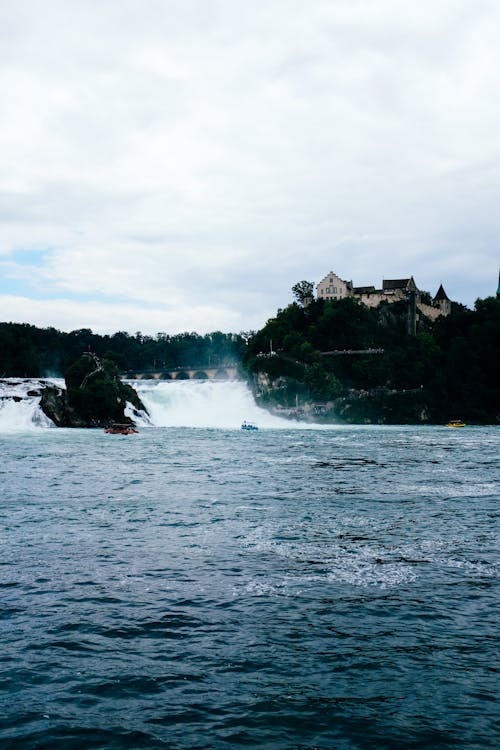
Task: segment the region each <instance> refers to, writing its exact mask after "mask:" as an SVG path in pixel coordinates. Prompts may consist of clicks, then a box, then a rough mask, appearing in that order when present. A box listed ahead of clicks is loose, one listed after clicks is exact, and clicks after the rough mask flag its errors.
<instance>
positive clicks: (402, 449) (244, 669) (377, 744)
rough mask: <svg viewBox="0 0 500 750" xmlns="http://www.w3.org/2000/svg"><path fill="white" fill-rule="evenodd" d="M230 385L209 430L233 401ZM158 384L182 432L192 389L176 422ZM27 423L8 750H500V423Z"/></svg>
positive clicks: (9, 552) (2, 585)
mask: <svg viewBox="0 0 500 750" xmlns="http://www.w3.org/2000/svg"><path fill="white" fill-rule="evenodd" d="M183 387H184V388H185V389H186V388H188V386H183ZM210 387H211V388H212V395H211V396H210V397H209V396H208V395H207V394H208V393H209V391H205V394H206V400H207V402H209V403H208V406H207V411H206V417H205V418H204V419H205V420H209V419H210V416H209V415H210V414H211V413H213V412H214V404H213V403H212V402H213V400H214V399H215V400H216V401H217V399H219V412H223V411H224V410H225V409H226V407H227V404H228V403H229V402H230V399H229V398H228V389H227V384H226V386H225V387H224V388H221V389H217V388H216V387H215V389H214V385H213V384H212V385H211V386H210ZM142 388H143V395H144V396H145V397H146V400H147V399H148V398H149V399H150V400H151V399H152V400H154V399H156V404H157V411H156V417H157V420H159V421H160V422H161V421H163V422H168V417H167V416H165V414H166V413H168V412H169V411H170V410H171V411H172V412H173V411H174V410H175V408H176V403H177V397H176V396H175V394H174V391H173V390H172V391H169V392H168V399H170V401H168V399H167V400H164V412H165V413H164V412H162V409H161V408H160V406H158V404H161V401H162V400H161V398H159V396H158V393H159V392H158V391H155V392H154V393H150V394H149V395H148V393H146V391H148V385H147V384H145V385H143V386H142ZM241 388H243V386H241ZM151 391H153V386H151ZM195 391H196V392H197V393H196V394H195ZM198 391H199V389H198V388H197V386H195V385H194V384H193V389H192V397H193V402H196V408H193V415H192V417H191V419H192V420H197V421H198V422H200V421H201V422H203V421H204V420H203V419H202V420H200V409H201V406H200V404H199V402H198V401H197V400H196V399H198V398H199V393H198ZM247 395H248V394H247V393H246V392H244V390H241V393H240V396H241V399H242V401H241V403H240V402H238V400H237V398H236V397H235V400H234V401H231V402H230V407H229V411H231V410H232V412H234V410H235V409H241V408H243V401H245V399H247ZM182 397H183V398H184V411H182V410H179V411H178V414H180V415H182V413H184V419H183V418H182V416H176V417H175V418H174V417H172V418H171V421H173V422H178V421H181V422H182V421H186V422H189V421H190V418H189V413H190V408H191V407H190V400H189V391H187V395H186V393H184V392H183V395H182ZM245 404H246V408H247V409H249V412H250V413H248V412H247V413H244V414H241V413H237V414H234V413H233V416H232V419H233V421H234V422H235V423H237V422H238V421H239V422H241V419H242V418H251V419H253V418H255V416H256V414H255V413H254V412H253V411H252V407H251V405H250V404H248V403H247V402H246V401H245ZM177 405H178V404H177ZM225 405H226V406H225ZM18 407H20V408H21V407H22V409H23V418H22V419H23V421H22V423H20V424H19V426H18V428H17V429H16V428H15V423H14V422H15V420H14V422H13V416H12V413H11V411H12V409H11V407H9V409H10V411H9V410H7V411H6V412H5V414H7V412H8V419H7V418H6V420H7V421H6V422H4V429H3V430H2V429H1V428H2V423H1V420H0V451H1V456H2V461H1V464H0V487H1V492H0V536H1V546H0V592H1V599H0V638H1V643H2V647H1V650H0V685H1V691H0V747H1V748H2V750H6V749H9V750H10V749H11V748H15V749H16V750H18V748H21V749H22V750H31V749H34V748H37V749H40V748H44V749H45V748H47V750H49V749H50V750H52V749H53V748H64V749H66V748H69V749H70V750H73V749H75V750H76V749H78V750H80V749H81V748H95V749H97V748H102V749H103V750H104V749H105V750H108V749H110V750H111V749H114V748H116V749H117V750H122V748H145V749H148V750H149V749H150V748H163V749H165V748H169V749H170V748H171V749H172V750H188V749H189V750H191V749H192V748H200V749H201V748H206V749H207V750H208V749H212V748H214V749H216V750H219V748H263V749H264V748H266V749H269V750H292V749H294V750H295V749H296V750H299V749H300V750H313V749H314V748H321V749H326V748H328V749H330V748H335V749H338V750H351V749H354V748H360V749H361V750H364V749H367V748H377V749H378V748H380V749H382V750H383V749H385V748H387V749H392V748H400V749H401V750H406V749H410V748H422V750H424V749H425V750H428V749H429V748H447V749H448V748H477V750H479V749H481V750H482V749H483V748H493V747H497V746H498V743H499V732H498V730H499V724H498V720H499V711H498V706H497V704H496V703H495V700H496V693H497V689H498V660H497V659H498V656H497V646H498V641H497V636H498V624H497V617H498V610H497V605H498V532H499V523H498V520H499V505H498V501H499V496H500V469H499V462H498V457H499V451H498V448H499V437H498V436H499V433H498V428H496V427H490V428H488V427H481V428H469V427H467V428H465V429H462V430H447V429H445V428H442V427H332V428H330V429H314V428H310V429H307V430H305V429H302V428H301V427H300V426H295V427H292V426H290V424H289V423H285V424H284V425H283V424H281V423H280V424H277V423H274V426H269V427H267V428H265V429H260V430H259V432H256V433H245V432H242V431H241V430H239V429H237V428H232V427H227V426H220V425H219V426H217V427H210V426H207V425H204V426H198V427H193V426H169V427H162V426H150V427H143V428H142V429H141V431H140V433H139V434H138V435H134V436H129V437H124V436H111V435H105V434H104V433H103V432H101V431H98V430H97V431H96V430H62V429H47V427H46V425H45V423H43V421H42V422H41V421H40V420H39V419H38V421H37V420H36V419H35V422H33V425H32V426H27V423H26V410H27V406H26V403H24V404H23V403H21V402H20V403H19V404H18ZM35 407H36V404H34V406H33V408H34V410H36V409H35ZM16 408H17V407H16ZM215 411H216V412H217V410H215ZM160 413H163V417H161V418H160V416H159V415H160ZM260 416H262V414H260ZM229 419H230V417H229V416H228V415H225V416H224V418H223V419H222V417H221V418H217V417H216V418H215V421H219V422H220V421H222V422H226V421H228V420H229ZM7 422H8V429H7V427H6V424H7Z"/></svg>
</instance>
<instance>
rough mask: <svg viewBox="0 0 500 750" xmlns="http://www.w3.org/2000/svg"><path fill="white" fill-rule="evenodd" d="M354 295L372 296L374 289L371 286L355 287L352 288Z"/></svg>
mask: <svg viewBox="0 0 500 750" xmlns="http://www.w3.org/2000/svg"><path fill="white" fill-rule="evenodd" d="M352 291H353V292H354V294H373V293H374V292H375V291H376V289H375V287H374V286H373V285H372V286H355V287H353V290H352Z"/></svg>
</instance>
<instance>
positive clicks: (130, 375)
mask: <svg viewBox="0 0 500 750" xmlns="http://www.w3.org/2000/svg"><path fill="white" fill-rule="evenodd" d="M120 377H121V378H122V380H239V379H240V374H239V371H238V367H237V366H236V365H234V364H233V365H221V366H220V367H211V366H208V367H175V368H174V369H172V370H163V369H158V368H155V369H150V370H127V372H121V373H120Z"/></svg>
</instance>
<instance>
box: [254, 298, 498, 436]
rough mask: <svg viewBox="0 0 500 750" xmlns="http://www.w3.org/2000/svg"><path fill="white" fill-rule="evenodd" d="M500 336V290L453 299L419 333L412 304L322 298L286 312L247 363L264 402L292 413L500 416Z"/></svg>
mask: <svg viewBox="0 0 500 750" xmlns="http://www.w3.org/2000/svg"><path fill="white" fill-rule="evenodd" d="M499 342H500V300H498V299H495V298H487V299H484V300H478V301H477V302H476V305H475V309H474V310H468V309H466V308H463V307H462V306H460V305H453V310H452V313H451V315H450V316H448V317H442V318H438V319H437V320H436V321H435V322H434V323H433V322H432V321H430V320H428V319H426V318H425V316H423V315H420V316H419V320H418V324H417V335H416V336H409V335H408V333H407V307H406V304H405V303H404V302H401V303H399V302H398V303H395V304H387V303H386V304H384V303H382V304H381V305H379V306H378V307H377V308H368V307H365V306H364V305H362V304H361V303H360V302H358V301H356V300H354V299H352V298H347V299H343V300H338V301H324V300H313V301H312V302H311V303H310V304H308V305H306V306H303V305H300V304H297V303H293V304H291V305H289V306H288V307H286V308H285V309H283V310H278V313H277V315H276V317H275V318H272V319H271V320H269V321H268V322H267V324H266V325H265V326H264V328H262V329H261V330H260V331H258V332H257V333H256V334H255V335H254V336H253V337H252V338H251V339H250V341H249V342H248V347H247V350H246V355H245V365H246V367H247V369H248V371H249V372H250V373H251V375H252V383H253V387H254V392H255V395H256V398H257V400H258V402H259V403H260V404H261V405H263V406H266V407H267V408H270V409H272V410H274V411H278V412H280V413H284V414H287V415H289V416H292V417H297V418H314V419H320V420H321V419H323V420H325V421H332V420H337V419H341V420H344V421H347V422H352V423H367V422H368V423H371V422H373V423H388V424H397V423H402V424H404V423H418V422H423V423H426V422H428V423H441V422H443V421H445V420H447V419H450V418H454V417H457V418H458V417H460V418H462V419H465V420H467V422H469V423H477V424H497V423H498V415H500V355H499ZM366 350H371V351H369V352H367V351H366ZM373 350H377V351H373ZM380 350H383V351H380ZM363 351H365V352H366V353H360V352H363Z"/></svg>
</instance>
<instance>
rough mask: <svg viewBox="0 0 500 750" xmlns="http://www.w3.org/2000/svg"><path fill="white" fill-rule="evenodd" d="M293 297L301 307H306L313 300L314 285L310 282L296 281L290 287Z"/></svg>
mask: <svg viewBox="0 0 500 750" xmlns="http://www.w3.org/2000/svg"><path fill="white" fill-rule="evenodd" d="M292 292H293V296H294V297H295V299H296V300H297V302H298V303H299V305H302V307H306V305H308V304H309V303H310V302H312V300H313V298H314V284H313V283H312V281H298V282H297V283H296V284H295V285H294V286H292Z"/></svg>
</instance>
